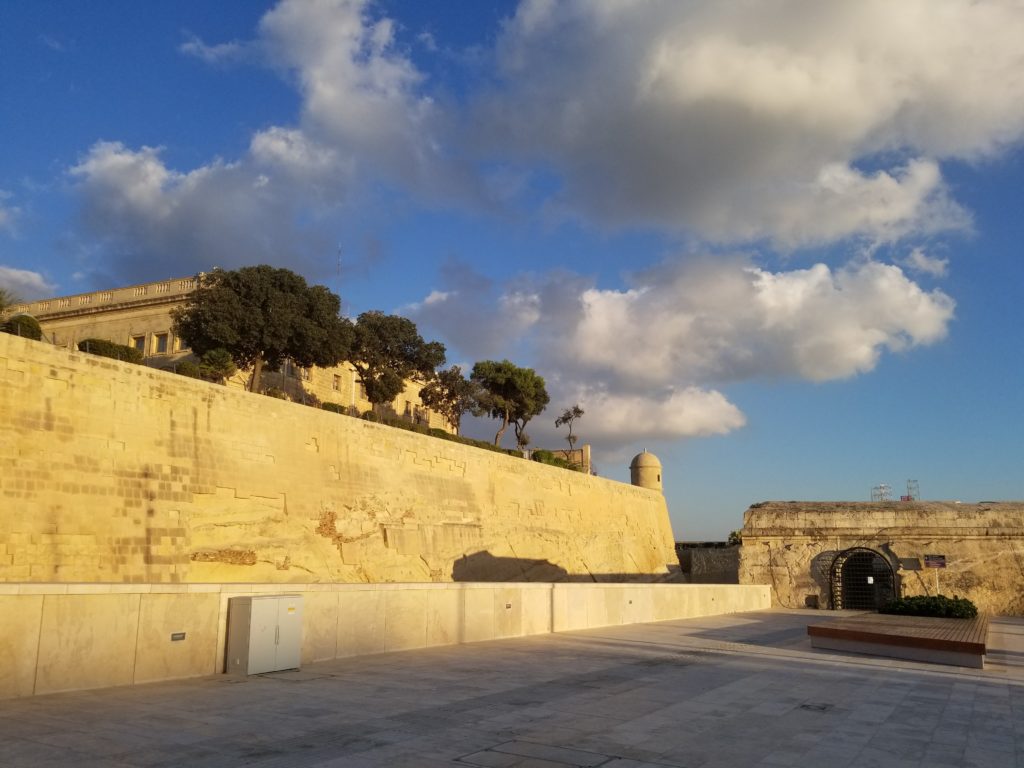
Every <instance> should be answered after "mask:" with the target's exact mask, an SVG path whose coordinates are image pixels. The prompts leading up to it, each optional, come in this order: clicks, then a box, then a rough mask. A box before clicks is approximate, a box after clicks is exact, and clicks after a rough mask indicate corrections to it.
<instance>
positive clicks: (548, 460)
mask: <svg viewBox="0 0 1024 768" xmlns="http://www.w3.org/2000/svg"><path fill="white" fill-rule="evenodd" d="M530 458H532V459H533V460H534V461H536V462H537V463H539V464H548V465H550V466H552V467H561V468H562V469H571V470H572V471H573V472H582V471H583V467H581V466H579V465H578V464H574V463H573V462H571V461H569V460H567V459H563V458H562V457H561V456H556V455H555V454H554V453H552V452H551V451H548V450H545V449H543V448H538V449H537V450H536V451H534V452H533V454H532V455H531V456H530Z"/></svg>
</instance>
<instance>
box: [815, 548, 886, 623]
mask: <svg viewBox="0 0 1024 768" xmlns="http://www.w3.org/2000/svg"><path fill="white" fill-rule="evenodd" d="M829 578H830V581H831V584H832V608H834V609H837V610H838V609H841V608H847V609H855V610H862V611H877V610H878V609H879V608H881V607H882V606H883V605H885V604H886V603H887V602H889V601H890V600H893V599H895V597H896V578H895V575H894V574H893V570H892V565H891V564H890V563H889V561H888V560H886V559H885V558H884V557H883V556H882V555H880V554H879V553H878V552H875V551H874V550H873V549H867V548H866V547H853V548H852V549H847V550H844V551H842V552H840V553H839V554H838V555H836V557H835V559H834V560H833V561H832V567H831V569H830V571H829Z"/></svg>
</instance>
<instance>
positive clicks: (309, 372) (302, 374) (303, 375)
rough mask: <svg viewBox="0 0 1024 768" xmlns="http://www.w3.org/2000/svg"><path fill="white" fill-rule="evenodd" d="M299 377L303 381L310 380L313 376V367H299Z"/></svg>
mask: <svg viewBox="0 0 1024 768" xmlns="http://www.w3.org/2000/svg"><path fill="white" fill-rule="evenodd" d="M299 378H300V379H302V380H303V381H310V380H311V379H312V378H313V369H312V368H299Z"/></svg>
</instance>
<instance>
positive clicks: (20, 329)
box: [0, 315, 43, 341]
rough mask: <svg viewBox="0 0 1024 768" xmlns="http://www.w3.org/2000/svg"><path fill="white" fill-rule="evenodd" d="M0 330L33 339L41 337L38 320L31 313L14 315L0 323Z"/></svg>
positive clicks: (36, 339) (41, 331)
mask: <svg viewBox="0 0 1024 768" xmlns="http://www.w3.org/2000/svg"><path fill="white" fill-rule="evenodd" d="M0 331H3V332H4V333H9V334H11V335H12V336H21V337H22V338H23V339H32V340H34V341H39V340H40V339H42V338H43V329H42V328H40V327H39V321H38V320H36V319H35V318H34V317H32V315H15V316H14V317H11V318H9V319H8V320H7V322H6V323H4V324H3V325H0Z"/></svg>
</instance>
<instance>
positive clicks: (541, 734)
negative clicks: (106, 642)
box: [0, 610, 1024, 768]
mask: <svg viewBox="0 0 1024 768" xmlns="http://www.w3.org/2000/svg"><path fill="white" fill-rule="evenodd" d="M842 615H843V612H836V613H832V612H825V611H785V610H778V611H761V612H756V613H747V614H736V615H731V616H719V617H710V618H703V619H690V620H683V621H670V622H662V623H659V624H646V625H634V626H627V627H609V628H606V629H595V630H588V631H585V632H574V633H562V634H556V635H545V636H538V637H531V638H522V639H516V640H503V641H495V642H488V643H475V644H470V645H463V646H449V647H444V648H434V649H425V650H416V651H408V652H404V653H390V654H382V655H378V656H367V657H361V658H350V659H340V660H336V661H331V662H324V663H320V664H313V665H309V666H307V667H305V668H304V669H303V670H302V672H301V673H273V674H267V675H257V676H253V677H249V678H240V679H239V678H231V677H228V676H224V675H220V676H214V677H207V678H198V679H194V680H185V681H175V682H168V683H158V684H152V685H141V686H132V687H125V688H114V689H106V690H101V691H83V692H76V693H63V694H54V695H49V696H37V697H33V698H29V699H18V700H8V701H0V766H4V768H7V767H8V766H10V767H11V768H19V767H20V766H33V767H34V766H42V767H43V768H45V767H46V766H71V765H73V766H112V767H113V768H164V767H165V766H166V767H169V766H199V767H200V768H202V767H203V766H210V767H211V768H212V767H216V768H222V767H223V768H234V766H254V767H256V768H286V767H287V768H293V767H295V768H302V767H304V766H310V767H311V768H343V767H345V768H348V767H352V768H362V767H363V766H366V767H367V768H369V767H371V766H372V767H379V766H389V767H391V766H395V767H401V766H416V767H417V768H434V766H449V768H470V767H471V766H481V767H486V766H496V767H498V768H504V767H505V766H508V767H510V768H512V767H514V768H530V767H531V766H533V768H566V766H586V767H587V768H596V767H600V768H743V767H744V766H803V767H805V768H814V767H815V766H827V767H828V768H841V767H842V766H879V767H881V768H887V767H888V766H925V765H928V766H984V768H998V766H1024V620H1020V619H993V620H992V622H991V628H990V634H989V643H988V650H989V655H988V665H987V668H986V669H985V670H973V669H961V668H949V667H937V666H934V665H927V664H921V663H915V662H908V661H900V660H896V659H873V658H869V657H864V656H853V655H844V654H840V653H835V652H825V651H820V650H815V649H813V648H811V647H810V643H809V640H808V637H807V634H806V633H807V625H808V624H810V623H812V622H813V623H821V622H822V621H827V620H828V619H829V618H830V617H839V616H842Z"/></svg>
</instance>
